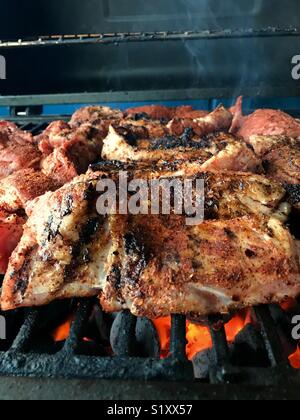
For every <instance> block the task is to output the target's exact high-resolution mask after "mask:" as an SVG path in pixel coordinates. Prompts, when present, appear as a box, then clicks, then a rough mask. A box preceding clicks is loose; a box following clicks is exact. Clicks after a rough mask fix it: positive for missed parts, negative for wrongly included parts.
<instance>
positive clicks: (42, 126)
mask: <svg viewBox="0 0 300 420" xmlns="http://www.w3.org/2000/svg"><path fill="white" fill-rule="evenodd" d="M47 126H48V124H47V123H40V124H37V125H35V126H34V127H33V128H31V129H30V130H29V131H31V133H32V134H33V135H34V136H36V135H37V134H40V133H41V132H42V131H44V130H45V129H46V128H47Z"/></svg>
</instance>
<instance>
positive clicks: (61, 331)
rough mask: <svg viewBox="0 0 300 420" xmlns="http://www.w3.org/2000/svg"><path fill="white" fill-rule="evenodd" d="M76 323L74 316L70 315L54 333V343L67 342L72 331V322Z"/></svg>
mask: <svg viewBox="0 0 300 420" xmlns="http://www.w3.org/2000/svg"><path fill="white" fill-rule="evenodd" d="M73 321H74V315H70V316H69V317H68V319H67V320H66V321H65V322H64V323H63V324H62V325H60V326H59V327H58V328H56V330H54V331H53V333H52V337H53V340H54V341H65V340H66V339H67V338H68V337H69V335H70V330H71V325H72V322H73Z"/></svg>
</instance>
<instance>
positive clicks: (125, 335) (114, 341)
mask: <svg viewBox="0 0 300 420" xmlns="http://www.w3.org/2000/svg"><path fill="white" fill-rule="evenodd" d="M135 329H136V318H135V317H134V316H133V315H132V314H131V313H130V312H129V311H124V312H120V313H119V314H118V315H117V317H116V319H115V321H114V323H113V326H112V328H111V332H110V344H111V347H112V349H113V352H114V354H115V355H116V356H119V357H130V356H137V342H136V337H135Z"/></svg>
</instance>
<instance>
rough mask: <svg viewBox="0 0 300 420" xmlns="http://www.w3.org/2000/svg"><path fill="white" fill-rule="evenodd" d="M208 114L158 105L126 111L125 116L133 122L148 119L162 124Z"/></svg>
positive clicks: (189, 108)
mask: <svg viewBox="0 0 300 420" xmlns="http://www.w3.org/2000/svg"><path fill="white" fill-rule="evenodd" d="M208 113H209V112H208V111H202V110H195V109H193V107H192V106H179V107H177V108H170V107H166V106H160V105H146V106H141V107H137V108H130V109H127V110H126V112H125V114H126V115H127V116H128V117H129V118H133V119H135V120H139V119H145V118H146V119H150V120H158V121H163V122H169V121H170V120H172V119H173V118H188V119H194V118H202V117H205V116H206V115H207V114H208Z"/></svg>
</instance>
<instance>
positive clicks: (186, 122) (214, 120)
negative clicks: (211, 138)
mask: <svg viewBox="0 0 300 420" xmlns="http://www.w3.org/2000/svg"><path fill="white" fill-rule="evenodd" d="M232 118H233V117H232V114H231V112H230V111H228V110H227V109H225V108H224V107H223V106H219V107H218V108H217V109H215V110H214V111H213V112H211V113H210V114H208V115H206V116H204V117H202V118H195V119H189V118H186V119H184V118H179V117H177V118H174V119H173V120H172V121H171V122H170V123H169V124H168V128H169V130H170V133H171V134H172V135H174V136H181V135H182V134H183V133H184V131H185V129H186V128H192V129H193V131H194V133H195V134H197V135H198V136H205V135H207V134H209V133H215V132H217V131H228V130H229V129H230V126H231V124H232Z"/></svg>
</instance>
